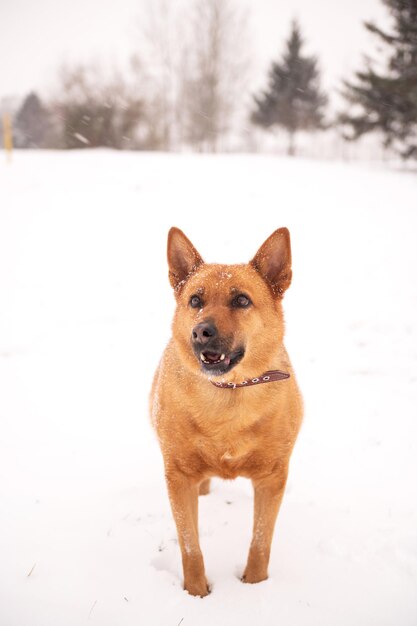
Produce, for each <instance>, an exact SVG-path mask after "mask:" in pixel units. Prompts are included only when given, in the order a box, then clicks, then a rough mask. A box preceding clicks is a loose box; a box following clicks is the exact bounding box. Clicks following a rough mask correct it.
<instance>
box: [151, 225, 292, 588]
mask: <svg viewBox="0 0 417 626" xmlns="http://www.w3.org/2000/svg"><path fill="white" fill-rule="evenodd" d="M168 266H169V280H170V283H171V286H172V287H173V290H174V294H175V298H176V304H177V306H176V311H175V314H174V319H173V324H172V338H171V340H170V342H169V344H168V346H167V347H166V349H165V352H164V354H163V357H162V359H161V362H160V365H159V367H158V369H157V371H156V373H155V377H154V381H153V385H152V392H151V415H152V421H153V424H154V427H155V429H156V432H157V435H158V439H159V443H160V447H161V451H162V455H163V459H164V466H165V478H166V483H167V488H168V494H169V499H170V503H171V508H172V513H173V516H174V518H175V523H176V527H177V533H178V540H179V545H180V548H181V554H182V564H183V572H184V589H185V590H187V591H188V593H190V594H191V595H193V596H201V597H203V596H206V595H207V594H208V593H209V592H210V588H209V586H208V584H207V579H206V575H205V570H204V561H203V555H202V553H201V549H200V545H199V537H198V496H199V494H200V495H204V494H207V493H208V492H209V490H210V479H211V477H213V476H218V477H221V478H223V479H234V478H236V477H237V476H244V477H246V478H250V479H251V481H252V484H253V488H254V523H253V536H252V541H251V545H250V549H249V555H248V559H247V564H246V568H245V570H244V573H243V576H242V581H243V582H245V583H258V582H260V581H262V580H265V579H266V578H268V563H269V556H270V549H271V541H272V535H273V531H274V525H275V520H276V517H277V514H278V510H279V508H280V504H281V500H282V497H283V494H284V489H285V484H286V481H287V475H288V465H289V460H290V456H291V452H292V450H293V446H294V443H295V440H296V437H297V434H298V432H299V429H300V425H301V421H302V413H303V406H302V398H301V395H300V392H299V389H298V386H297V383H296V380H295V377H294V372H293V370H292V367H291V363H290V360H289V358H288V355H287V352H286V350H285V347H284V344H283V336H284V319H283V311H282V298H283V295H284V293H285V291H286V289H288V287H289V286H290V283H291V278H292V270H291V246H290V235H289V231H288V229H287V228H280V229H278V230H276V231H275V232H274V233H272V235H271V236H270V237H269V238H268V239H267V240H266V241H265V242H264V244H263V245H262V246H261V247H260V249H259V250H258V252H257V253H256V254H255V256H254V257H253V259H252V260H251V261H250V262H249V263H248V264H240V265H220V264H206V263H204V262H203V259H202V257H201V256H200V254H199V253H198V252H197V250H196V248H195V247H194V246H193V244H192V243H191V241H190V240H189V239H188V238H187V237H186V236H185V235H184V233H183V232H182V231H181V230H180V229H178V228H175V227H173V228H171V230H170V231H169V235H168Z"/></svg>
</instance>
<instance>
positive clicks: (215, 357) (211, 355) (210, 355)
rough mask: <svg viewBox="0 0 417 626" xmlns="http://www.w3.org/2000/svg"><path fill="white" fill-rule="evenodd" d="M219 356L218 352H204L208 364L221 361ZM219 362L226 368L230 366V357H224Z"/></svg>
mask: <svg viewBox="0 0 417 626" xmlns="http://www.w3.org/2000/svg"><path fill="white" fill-rule="evenodd" d="M221 356H222V355H221V354H219V353H218V352H204V358H205V359H206V361H210V363H217V361H220V360H221ZM221 362H222V363H224V365H225V366H226V367H228V366H229V365H230V356H226V357H224V359H223V361H221Z"/></svg>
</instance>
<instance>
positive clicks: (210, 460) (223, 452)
mask: <svg viewBox="0 0 417 626" xmlns="http://www.w3.org/2000/svg"><path fill="white" fill-rule="evenodd" d="M198 454H199V456H200V458H201V460H202V462H203V465H204V466H205V470H206V471H207V470H208V471H209V472H210V473H212V474H213V475H216V476H220V477H221V478H226V479H228V478H230V479H232V478H236V477H237V476H245V475H253V472H254V470H255V469H257V468H260V466H261V465H262V466H264V465H265V462H266V459H265V454H264V451H263V452H262V450H261V446H260V442H259V441H258V440H257V439H254V438H253V437H249V436H238V435H236V436H235V437H223V438H222V437H216V438H212V439H202V440H200V442H199V444H198Z"/></svg>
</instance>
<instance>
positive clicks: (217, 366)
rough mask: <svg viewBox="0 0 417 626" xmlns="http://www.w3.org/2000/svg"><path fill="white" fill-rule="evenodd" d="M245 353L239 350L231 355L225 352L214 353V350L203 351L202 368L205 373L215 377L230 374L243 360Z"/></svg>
mask: <svg viewBox="0 0 417 626" xmlns="http://www.w3.org/2000/svg"><path fill="white" fill-rule="evenodd" d="M244 354H245V351H244V349H243V348H239V349H238V350H235V351H234V352H231V353H230V354H225V353H224V352H214V351H213V350H202V351H201V352H200V361H201V366H202V368H203V370H204V371H207V372H210V373H211V374H214V375H218V376H219V375H221V374H225V373H226V372H229V371H230V370H231V369H232V367H234V366H235V365H237V364H238V363H239V361H240V360H241V359H242V358H243V355H244Z"/></svg>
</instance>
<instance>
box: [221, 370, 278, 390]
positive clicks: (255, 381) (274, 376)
mask: <svg viewBox="0 0 417 626" xmlns="http://www.w3.org/2000/svg"><path fill="white" fill-rule="evenodd" d="M289 377H290V374H288V373H287V372H282V371H281V370H270V371H268V372H264V373H263V374H261V376H259V377H257V378H247V379H245V380H242V382H241V383H225V382H220V381H219V382H217V381H214V380H211V381H210V382H211V384H212V385H214V386H215V387H218V388H219V389H238V388H240V387H252V386H253V385H262V384H263V383H273V382H276V381H277V380H285V379H286V378H289Z"/></svg>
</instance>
